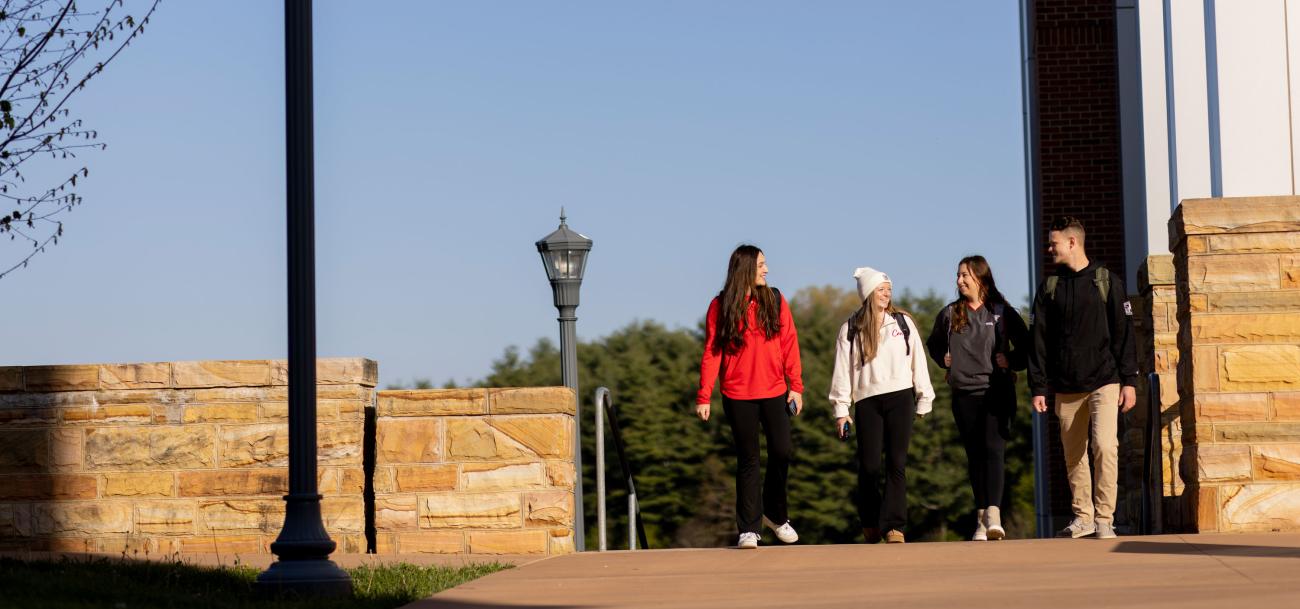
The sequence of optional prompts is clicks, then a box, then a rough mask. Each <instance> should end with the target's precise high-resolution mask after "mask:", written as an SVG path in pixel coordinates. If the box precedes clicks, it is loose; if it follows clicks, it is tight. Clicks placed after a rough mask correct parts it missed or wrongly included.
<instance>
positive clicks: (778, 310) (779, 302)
mask: <svg viewBox="0 0 1300 609" xmlns="http://www.w3.org/2000/svg"><path fill="white" fill-rule="evenodd" d="M767 289H769V290H772V294H773V295H775V296H776V318H777V319H781V307H784V306H785V301H784V300H782V299H781V290H778V289H776V288H774V287H772V286H768V288H767Z"/></svg>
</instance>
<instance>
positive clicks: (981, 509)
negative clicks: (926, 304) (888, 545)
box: [925, 256, 1029, 541]
mask: <svg viewBox="0 0 1300 609" xmlns="http://www.w3.org/2000/svg"><path fill="white" fill-rule="evenodd" d="M925 343H926V346H927V347H928V348H929V351H930V357H931V358H933V359H934V361H935V363H937V364H939V366H940V367H941V368H943V369H945V370H947V371H948V374H947V375H946V380H947V381H948V385H949V386H950V387H952V416H953V419H955V420H956V422H957V433H958V434H959V435H960V436H961V442H962V446H963V447H965V449H966V468H967V473H968V474H969V475H970V486H971V491H972V493H973V494H974V495H975V508H976V509H975V533H974V534H973V535H972V536H971V540H972V541H987V540H990V539H992V540H998V539H1002V538H1003V537H1005V536H1006V530H1005V529H1004V528H1003V527H1002V507H1001V505H1002V492H1003V489H1004V488H1005V465H1004V462H1005V453H1006V448H1007V440H1008V439H1009V436H1010V421H1011V417H1012V416H1014V415H1015V410H1016V375H1015V372H1013V370H1024V369H1025V364H1026V359H1027V355H1028V349H1029V331H1028V330H1027V329H1025V322H1024V321H1023V320H1021V319H1020V314H1019V313H1018V312H1016V309H1015V308H1014V307H1012V306H1011V305H1009V304H1007V300H1006V299H1005V298H1003V297H1002V293H1001V292H999V291H998V287H997V284H996V283H995V282H994V281H993V271H992V269H990V268H989V263H988V262H987V261H986V260H984V257H983V256H967V257H966V258H962V260H961V262H960V263H958V264H957V300H955V301H953V302H952V303H951V304H949V305H948V306H946V307H944V309H943V310H942V311H940V312H939V316H938V318H936V319H935V321H934V328H933V329H931V331H930V338H929V339H927V340H926V341H925Z"/></svg>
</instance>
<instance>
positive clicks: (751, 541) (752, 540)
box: [736, 533, 758, 550]
mask: <svg viewBox="0 0 1300 609" xmlns="http://www.w3.org/2000/svg"><path fill="white" fill-rule="evenodd" d="M736 547H737V548H740V549H742V550H753V549H754V548H757V547H758V533H741V534H740V541H737V542H736Z"/></svg>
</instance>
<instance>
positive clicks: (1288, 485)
mask: <svg viewBox="0 0 1300 609" xmlns="http://www.w3.org/2000/svg"><path fill="white" fill-rule="evenodd" d="M1170 243H1171V246H1172V249H1173V251H1174V255H1175V257H1174V261H1175V274H1176V280H1177V287H1178V306H1177V320H1176V321H1177V346H1178V353H1179V355H1178V361H1177V370H1178V374H1177V378H1178V389H1179V397H1180V400H1181V405H1182V407H1181V424H1182V428H1183V438H1182V439H1183V446H1184V450H1183V453H1182V459H1181V462H1180V473H1181V478H1182V479H1183V480H1184V481H1186V483H1187V491H1188V493H1189V495H1190V499H1191V501H1190V502H1189V509H1190V510H1191V512H1192V513H1190V514H1188V519H1189V520H1190V521H1191V522H1192V523H1193V525H1194V528H1195V529H1196V530H1198V531H1201V532H1208V531H1260V530H1263V531H1267V530H1288V531H1294V530H1300V198H1297V197H1268V198H1245V199H1203V200H1189V201H1184V202H1183V203H1182V205H1180V206H1179V208H1178V209H1177V210H1176V211H1175V213H1174V216H1173V218H1172V219H1171V220H1170ZM1157 353H1159V352H1158V351H1157Z"/></svg>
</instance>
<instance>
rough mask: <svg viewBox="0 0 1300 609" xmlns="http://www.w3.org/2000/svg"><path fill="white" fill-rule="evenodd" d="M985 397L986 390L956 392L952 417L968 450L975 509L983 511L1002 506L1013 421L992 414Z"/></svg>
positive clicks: (953, 391) (968, 469)
mask: <svg viewBox="0 0 1300 609" xmlns="http://www.w3.org/2000/svg"><path fill="white" fill-rule="evenodd" d="M985 397H986V396H985V393H984V392H983V391H977V392H970V391H962V390H960V389H953V390H952V418H953V419H954V420H956V421H957V433H958V434H960V435H961V443H962V446H964V447H965V448H966V472H967V474H968V475H969V476H970V489H971V491H972V492H973V493H974V494H975V508H976V509H980V510H982V509H984V508H986V507H989V506H991V505H996V506H1001V505H1002V490H1003V488H1004V485H1005V478H1006V473H1005V465H1004V459H1005V455H1006V450H1007V437H1008V436H1009V435H1010V433H1009V432H1010V430H1009V429H1008V423H1009V421H1007V419H1006V418H1005V417H998V416H996V415H994V414H992V413H990V412H989V408H988V404H987V402H986V399H985Z"/></svg>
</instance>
